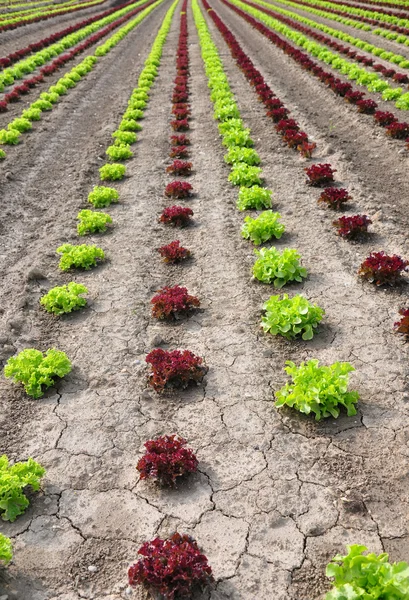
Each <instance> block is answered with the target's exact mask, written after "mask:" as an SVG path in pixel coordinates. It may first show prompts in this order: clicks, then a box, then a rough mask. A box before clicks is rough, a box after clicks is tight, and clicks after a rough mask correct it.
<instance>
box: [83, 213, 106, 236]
mask: <svg viewBox="0 0 409 600" xmlns="http://www.w3.org/2000/svg"><path fill="white" fill-rule="evenodd" d="M77 219H79V221H80V222H79V223H78V225H77V231H78V235H87V234H88V233H104V232H105V231H106V230H107V225H109V224H111V223H112V219H111V217H110V216H109V215H107V214H105V213H102V212H94V211H92V210H80V212H79V213H78V215H77Z"/></svg>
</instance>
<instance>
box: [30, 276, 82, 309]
mask: <svg viewBox="0 0 409 600" xmlns="http://www.w3.org/2000/svg"><path fill="white" fill-rule="evenodd" d="M87 293H88V289H87V288H86V287H85V285H82V284H81V283H75V281H71V282H70V283H69V284H68V285H63V286H60V287H54V288H52V289H51V290H50V291H49V292H48V293H47V294H45V295H44V296H42V298H41V299H40V304H41V305H42V306H43V307H44V308H45V310H46V311H47V312H49V313H53V314H54V315H64V314H66V313H70V312H72V311H73V310H78V309H80V308H82V307H84V306H86V304H87V301H86V299H85V298H82V297H81V295H80V294H87Z"/></svg>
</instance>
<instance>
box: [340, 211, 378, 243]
mask: <svg viewBox="0 0 409 600" xmlns="http://www.w3.org/2000/svg"><path fill="white" fill-rule="evenodd" d="M371 223H372V221H371V219H369V218H368V217H367V216H366V215H354V216H353V217H340V218H339V219H337V220H336V221H334V222H333V223H332V224H333V225H334V227H336V228H337V234H338V235H339V236H341V237H343V238H345V239H348V240H351V239H354V238H357V237H359V236H360V235H362V234H364V233H367V231H368V225H370V224H371Z"/></svg>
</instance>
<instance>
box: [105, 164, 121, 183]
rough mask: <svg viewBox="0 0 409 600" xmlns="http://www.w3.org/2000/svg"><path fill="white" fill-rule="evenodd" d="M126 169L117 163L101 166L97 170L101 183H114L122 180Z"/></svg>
mask: <svg viewBox="0 0 409 600" xmlns="http://www.w3.org/2000/svg"><path fill="white" fill-rule="evenodd" d="M125 171H126V167H125V165H121V164H119V163H112V164H107V165H103V166H102V167H101V168H100V169H99V175H100V178H101V180H102V181H104V180H108V181H116V180H118V179H123V177H124V175H125Z"/></svg>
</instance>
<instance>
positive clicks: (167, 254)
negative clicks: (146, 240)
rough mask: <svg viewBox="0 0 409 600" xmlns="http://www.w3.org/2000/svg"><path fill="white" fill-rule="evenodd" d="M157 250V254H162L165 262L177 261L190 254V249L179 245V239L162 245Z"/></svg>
mask: <svg viewBox="0 0 409 600" xmlns="http://www.w3.org/2000/svg"><path fill="white" fill-rule="evenodd" d="M157 250H158V252H159V254H160V255H161V256H162V258H163V260H164V261H165V263H169V264H175V263H178V262H180V261H181V260H185V259H186V258H189V256H190V255H191V252H190V250H187V249H186V248H183V246H181V245H180V242H179V240H175V241H174V242H171V243H170V244H167V245H166V246H162V247H161V248H158V249H157Z"/></svg>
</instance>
